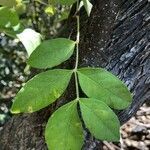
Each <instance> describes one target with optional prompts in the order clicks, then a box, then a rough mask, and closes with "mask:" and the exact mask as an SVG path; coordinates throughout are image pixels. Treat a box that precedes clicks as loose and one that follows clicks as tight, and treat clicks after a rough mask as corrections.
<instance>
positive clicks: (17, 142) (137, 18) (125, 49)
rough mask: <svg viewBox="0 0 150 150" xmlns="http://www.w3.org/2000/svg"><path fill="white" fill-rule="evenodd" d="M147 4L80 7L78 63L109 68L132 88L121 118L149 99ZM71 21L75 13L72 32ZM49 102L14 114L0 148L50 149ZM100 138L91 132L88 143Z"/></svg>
mask: <svg viewBox="0 0 150 150" xmlns="http://www.w3.org/2000/svg"><path fill="white" fill-rule="evenodd" d="M149 8H150V4H149V2H148V0H107V1H103V0H95V1H94V8H93V11H92V14H91V17H90V18H87V17H85V13H84V12H83V13H82V15H83V17H82V18H81V21H82V26H81V35H82V36H81V44H80V66H94V67H104V68H106V69H108V70H109V71H111V72H112V73H114V74H115V75H117V76H118V77H119V78H120V79H121V80H123V81H124V82H125V83H126V85H127V86H128V87H129V89H130V90H131V91H132V92H133V94H134V98H133V102H132V104H131V106H130V107H129V108H127V109H125V110H123V111H120V112H117V114H118V117H119V119H120V122H121V123H122V124H123V123H125V122H126V121H127V120H128V119H129V118H130V117H131V116H133V115H134V114H135V113H136V111H137V110H138V108H139V107H140V106H141V105H142V104H143V103H144V102H145V101H146V100H149V99H150V90H149V89H150V17H149V14H150V9H149ZM73 20H74V19H73ZM72 22H73V21H72V18H71V21H69V22H68V31H69V32H68V33H69V34H70V35H71V36H73V35H74V28H73V26H74V23H72ZM73 60H74V59H73V58H72V61H68V62H67V63H66V64H67V66H72V65H73ZM64 97H65V98H66V99H71V98H72V97H74V95H72V94H71V95H70V94H68V92H66V94H65V96H64ZM64 97H63V98H62V99H65V98H64ZM51 108H52V107H49V108H47V109H44V110H42V111H39V112H37V113H33V114H21V115H16V116H13V117H12V119H11V120H10V121H9V122H8V123H7V124H6V125H5V127H4V129H3V130H2V131H0V136H1V139H0V149H1V150H33V149H36V150H46V149H47V147H46V144H45V142H44V136H43V135H44V127H45V124H46V121H47V119H48V117H49V115H50V113H51V112H52V109H51ZM53 108H54V107H53ZM97 143H98V142H97V141H92V140H91V139H90V138H88V137H87V140H86V142H85V146H84V149H85V150H89V149H98V150H99V149H100V145H99V144H97ZM92 147H93V148H92Z"/></svg>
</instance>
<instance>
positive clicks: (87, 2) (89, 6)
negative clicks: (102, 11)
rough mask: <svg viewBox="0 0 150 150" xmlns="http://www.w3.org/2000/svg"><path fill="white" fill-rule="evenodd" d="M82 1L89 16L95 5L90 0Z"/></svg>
mask: <svg viewBox="0 0 150 150" xmlns="http://www.w3.org/2000/svg"><path fill="white" fill-rule="evenodd" d="M82 1H83V4H84V7H85V9H86V12H87V14H88V16H90V13H91V10H92V7H93V5H92V4H91V3H90V2H89V0H82Z"/></svg>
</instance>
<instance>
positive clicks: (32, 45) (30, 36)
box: [17, 28, 42, 56]
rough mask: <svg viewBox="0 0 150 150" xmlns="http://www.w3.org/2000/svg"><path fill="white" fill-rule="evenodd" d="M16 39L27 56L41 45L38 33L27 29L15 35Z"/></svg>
mask: <svg viewBox="0 0 150 150" xmlns="http://www.w3.org/2000/svg"><path fill="white" fill-rule="evenodd" d="M17 37H18V39H19V40H20V41H21V42H22V44H23V45H24V47H25V48H26V51H27V53H28V56H30V55H31V53H32V52H33V51H34V50H35V49H36V48H37V47H38V46H39V45H40V44H41V39H42V38H41V34H40V33H38V32H36V31H34V30H32V29H29V28H28V29H25V30H24V31H23V32H21V33H19V34H17Z"/></svg>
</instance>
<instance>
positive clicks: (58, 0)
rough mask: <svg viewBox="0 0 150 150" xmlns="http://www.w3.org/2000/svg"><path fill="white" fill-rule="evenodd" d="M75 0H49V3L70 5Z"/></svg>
mask: <svg viewBox="0 0 150 150" xmlns="http://www.w3.org/2000/svg"><path fill="white" fill-rule="evenodd" d="M75 2H76V0H49V3H50V4H61V5H72V4H73V3H75Z"/></svg>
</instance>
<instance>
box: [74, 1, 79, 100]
mask: <svg viewBox="0 0 150 150" xmlns="http://www.w3.org/2000/svg"><path fill="white" fill-rule="evenodd" d="M78 8H79V0H77V8H76V14H77V11H78ZM76 18H77V36H76V62H75V68H74V74H75V86H76V95H77V98H76V99H77V100H79V85H78V76H77V69H78V63H79V42H80V18H79V15H76Z"/></svg>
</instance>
